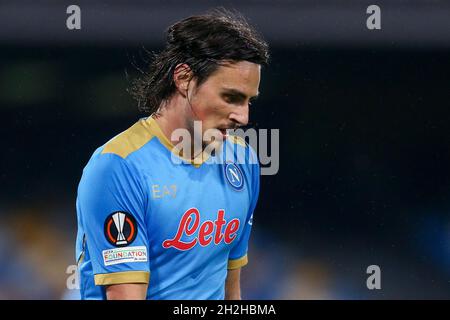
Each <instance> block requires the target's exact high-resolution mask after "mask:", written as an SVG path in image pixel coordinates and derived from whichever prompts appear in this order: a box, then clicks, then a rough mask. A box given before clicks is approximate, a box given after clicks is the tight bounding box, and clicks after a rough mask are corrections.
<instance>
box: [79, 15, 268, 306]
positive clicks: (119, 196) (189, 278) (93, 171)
mask: <svg viewBox="0 0 450 320" xmlns="http://www.w3.org/2000/svg"><path fill="white" fill-rule="evenodd" d="M167 33H168V34H167V43H166V47H165V49H164V50H163V51H162V52H160V53H159V54H156V55H154V56H153V60H152V61H151V62H150V66H149V68H148V72H147V73H145V74H144V75H143V76H142V77H141V78H140V79H137V80H136V81H135V82H134V85H133V87H132V89H133V90H132V93H133V95H134V96H135V98H137V100H138V104H139V107H140V108H141V109H142V110H144V111H146V112H148V114H149V116H148V117H146V118H142V119H140V120H139V121H137V122H136V123H135V124H134V125H133V126H131V127H130V128H129V129H128V130H125V131H124V132H122V133H120V134H119V135H117V136H115V137H114V138H112V139H111V140H109V141H108V142H106V144H104V145H103V146H101V147H99V148H98V149H97V150H96V151H95V152H94V154H93V155H92V157H91V159H90V160H89V162H88V164H87V165H86V167H85V168H84V170H83V175H82V178H81V181H80V184H79V187H78V196H77V218H78V234H77V243H76V258H77V261H78V266H79V272H80V287H81V288H80V289H81V296H82V298H83V299H240V298H241V292H240V291H241V290H240V269H241V267H242V266H244V265H245V264H247V261H248V260H247V248H248V241H249V236H250V230H251V227H252V221H253V211H254V209H255V206H256V202H257V197H258V192H259V165H258V161H257V157H256V154H255V151H254V150H253V149H252V148H251V147H250V146H249V145H248V144H246V142H245V141H244V140H243V139H242V138H238V137H237V136H236V135H228V134H227V133H228V131H229V129H235V128H237V127H240V126H245V125H247V123H248V117H249V105H250V101H251V99H253V98H254V97H256V96H257V95H258V90H259V89H258V88H259V82H260V69H261V66H262V65H266V64H267V60H268V56H269V55H268V47H267V44H266V43H265V42H264V40H262V39H261V38H260V36H259V35H258V34H257V33H256V32H255V30H254V29H253V28H252V27H251V26H249V25H248V23H247V22H246V21H245V19H243V18H242V17H241V16H239V15H237V14H232V13H230V12H228V11H226V10H214V11H212V12H209V13H207V14H204V15H197V16H192V17H189V18H186V19H184V20H181V21H179V22H177V23H175V24H174V25H172V26H170V27H169V29H168V32H167ZM196 123H200V124H201V132H200V134H198V132H197V133H196V132H195V128H196ZM179 129H181V130H185V131H184V132H188V133H190V134H191V137H192V140H191V141H190V142H189V143H190V146H194V145H195V143H196V140H195V139H198V137H200V139H201V141H200V146H201V147H200V152H198V148H192V149H193V152H192V153H191V154H190V155H189V153H190V152H189V151H190V150H189V148H188V149H186V148H185V149H181V151H180V150H178V149H177V148H175V147H176V146H177V145H178V144H179V143H180V142H181V140H183V139H181V138H180V136H179V135H177V134H174V133H175V132H177V130H179ZM208 130H209V131H211V130H213V131H214V132H215V133H216V134H215V135H214V137H216V139H215V140H214V139H211V138H210V139H205V138H204V137H205V136H207V135H206V132H208ZM227 130H228V131H227ZM217 133H218V135H217ZM183 142H185V141H183ZM210 143H215V146H216V148H215V149H214V150H215V152H210V153H208V152H205V150H206V149H205V148H207V147H208V146H209V145H210ZM186 155H189V156H186ZM224 155H226V156H224ZM230 155H232V157H230ZM229 159H234V160H232V161H230V160H229ZM237 159H244V161H238V160H237ZM177 160H179V161H177Z"/></svg>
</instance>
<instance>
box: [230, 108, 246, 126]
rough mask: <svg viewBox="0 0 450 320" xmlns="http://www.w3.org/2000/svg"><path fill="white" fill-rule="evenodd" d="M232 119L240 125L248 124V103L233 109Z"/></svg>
mask: <svg viewBox="0 0 450 320" xmlns="http://www.w3.org/2000/svg"><path fill="white" fill-rule="evenodd" d="M230 120H233V121H234V122H236V123H238V124H239V126H246V125H247V124H248V104H246V105H245V106H242V107H238V108H237V109H236V110H233V113H232V114H231V115H230Z"/></svg>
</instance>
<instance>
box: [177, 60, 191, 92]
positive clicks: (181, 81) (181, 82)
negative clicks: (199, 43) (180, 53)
mask: <svg viewBox="0 0 450 320" xmlns="http://www.w3.org/2000/svg"><path fill="white" fill-rule="evenodd" d="M192 77H193V73H192V70H191V68H190V67H189V66H188V65H187V64H186V63H179V64H177V66H176V67H175V70H174V71H173V81H174V83H175V87H176V88H177V90H178V92H179V93H180V94H181V95H182V96H183V97H186V96H187V91H188V86H189V81H191V80H192Z"/></svg>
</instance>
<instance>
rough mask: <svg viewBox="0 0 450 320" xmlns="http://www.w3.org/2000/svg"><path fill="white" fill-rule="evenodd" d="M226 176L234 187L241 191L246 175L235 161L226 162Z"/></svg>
mask: <svg viewBox="0 0 450 320" xmlns="http://www.w3.org/2000/svg"><path fill="white" fill-rule="evenodd" d="M225 177H226V179H227V181H228V183H229V184H230V185H231V186H232V187H233V189H235V190H238V191H240V190H242V188H243V187H244V175H243V174H242V171H241V169H239V167H238V166H237V165H235V164H234V163H227V164H225Z"/></svg>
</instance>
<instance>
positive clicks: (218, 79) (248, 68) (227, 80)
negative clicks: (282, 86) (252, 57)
mask: <svg viewBox="0 0 450 320" xmlns="http://www.w3.org/2000/svg"><path fill="white" fill-rule="evenodd" d="M260 77H261V66H260V65H258V64H256V63H252V62H248V61H239V62H235V63H227V64H225V65H221V66H219V67H218V69H217V70H216V71H215V72H214V73H213V74H212V75H211V76H210V77H209V78H208V80H207V81H206V82H207V83H208V85H211V86H215V87H216V88H219V89H234V90H238V91H241V92H243V93H245V94H247V95H248V96H255V95H257V94H258V87H259V81H260ZM205 84H206V83H205Z"/></svg>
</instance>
